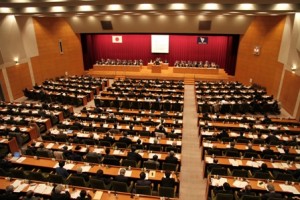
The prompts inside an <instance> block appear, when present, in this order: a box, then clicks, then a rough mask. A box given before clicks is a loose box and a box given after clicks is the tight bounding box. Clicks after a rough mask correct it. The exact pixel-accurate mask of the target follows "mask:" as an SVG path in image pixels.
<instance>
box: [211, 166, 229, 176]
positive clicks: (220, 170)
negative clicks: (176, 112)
mask: <svg viewBox="0 0 300 200" xmlns="http://www.w3.org/2000/svg"><path fill="white" fill-rule="evenodd" d="M210 174H212V175H221V176H227V175H228V174H227V169H226V168H212V170H211V172H210Z"/></svg>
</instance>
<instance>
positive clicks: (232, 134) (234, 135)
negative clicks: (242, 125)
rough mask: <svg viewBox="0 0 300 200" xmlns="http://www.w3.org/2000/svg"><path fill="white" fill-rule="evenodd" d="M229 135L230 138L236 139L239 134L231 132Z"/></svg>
mask: <svg viewBox="0 0 300 200" xmlns="http://www.w3.org/2000/svg"><path fill="white" fill-rule="evenodd" d="M229 135H230V137H237V136H239V135H240V134H238V133H235V132H231V133H229Z"/></svg>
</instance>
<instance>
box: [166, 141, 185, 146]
mask: <svg viewBox="0 0 300 200" xmlns="http://www.w3.org/2000/svg"><path fill="white" fill-rule="evenodd" d="M173 142H175V141H172V140H167V141H166V143H167V144H169V145H172V144H173ZM176 145H178V146H179V145H181V141H176Z"/></svg>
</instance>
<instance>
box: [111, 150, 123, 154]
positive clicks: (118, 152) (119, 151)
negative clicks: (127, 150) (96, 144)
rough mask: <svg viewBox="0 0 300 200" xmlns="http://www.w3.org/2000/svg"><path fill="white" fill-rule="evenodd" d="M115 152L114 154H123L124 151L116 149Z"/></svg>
mask: <svg viewBox="0 0 300 200" xmlns="http://www.w3.org/2000/svg"><path fill="white" fill-rule="evenodd" d="M113 154H114V155H123V154H124V152H123V151H121V150H114V152H113Z"/></svg>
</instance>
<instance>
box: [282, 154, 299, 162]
mask: <svg viewBox="0 0 300 200" xmlns="http://www.w3.org/2000/svg"><path fill="white" fill-rule="evenodd" d="M295 158H296V156H294V155H288V154H287V155H282V157H281V160H285V161H287V160H289V161H294V160H295Z"/></svg>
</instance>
